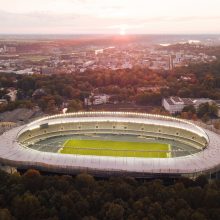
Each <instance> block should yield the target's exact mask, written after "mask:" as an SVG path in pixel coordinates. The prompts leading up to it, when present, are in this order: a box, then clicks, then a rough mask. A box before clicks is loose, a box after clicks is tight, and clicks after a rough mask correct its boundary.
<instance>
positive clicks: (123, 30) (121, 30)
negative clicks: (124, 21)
mask: <svg viewBox="0 0 220 220" xmlns="http://www.w3.org/2000/svg"><path fill="white" fill-rule="evenodd" d="M119 34H120V35H126V29H125V27H121V28H120V32H119Z"/></svg>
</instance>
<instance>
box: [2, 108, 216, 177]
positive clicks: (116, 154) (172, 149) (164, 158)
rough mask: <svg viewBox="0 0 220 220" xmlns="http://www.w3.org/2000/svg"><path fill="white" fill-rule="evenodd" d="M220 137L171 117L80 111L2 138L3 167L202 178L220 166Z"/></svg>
mask: <svg viewBox="0 0 220 220" xmlns="http://www.w3.org/2000/svg"><path fill="white" fill-rule="evenodd" d="M219 146H220V136H219V135H218V134H216V133H214V132H212V131H210V130H207V129H203V128H201V127H199V126H197V125H196V124H194V123H192V122H190V121H186V120H182V119H177V118H173V117H168V116H161V115H151V114H145V113H133V112H78V113H67V114H59V115H53V116H48V117H44V118H40V119H38V120H35V121H33V122H31V123H29V124H26V125H23V126H19V127H15V128H13V129H11V130H9V131H7V132H5V133H3V134H2V135H1V142H0V163H1V165H3V166H10V167H15V168H17V169H18V170H19V169H20V170H25V169H29V168H34V169H38V170H40V171H44V172H50V173H63V174H77V173H80V172H88V173H91V174H93V175H95V176H100V177H108V176H113V175H114V176H116V175H130V176H133V177H137V178H152V177H171V178H172V177H174V178H175V177H180V176H187V177H192V178H193V177H197V176H198V175H200V174H205V175H211V174H213V173H217V172H218V171H219V168H220V154H219V153H220V152H219V149H220V147H219Z"/></svg>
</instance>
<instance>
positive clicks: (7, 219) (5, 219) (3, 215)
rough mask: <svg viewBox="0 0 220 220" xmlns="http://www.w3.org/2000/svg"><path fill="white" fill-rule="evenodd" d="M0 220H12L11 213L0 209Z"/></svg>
mask: <svg viewBox="0 0 220 220" xmlns="http://www.w3.org/2000/svg"><path fill="white" fill-rule="evenodd" d="M0 219H2V220H12V219H13V218H12V216H11V213H10V212H9V211H8V209H0Z"/></svg>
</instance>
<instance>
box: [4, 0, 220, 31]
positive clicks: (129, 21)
mask: <svg viewBox="0 0 220 220" xmlns="http://www.w3.org/2000/svg"><path fill="white" fill-rule="evenodd" d="M0 33H5V34H6V33H8V34H121V35H124V34H220V0H209V1H207V0H151V1H149V0H0Z"/></svg>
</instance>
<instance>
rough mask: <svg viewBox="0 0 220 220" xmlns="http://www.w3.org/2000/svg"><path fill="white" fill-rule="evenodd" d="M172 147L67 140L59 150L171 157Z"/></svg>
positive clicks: (99, 154)
mask: <svg viewBox="0 0 220 220" xmlns="http://www.w3.org/2000/svg"><path fill="white" fill-rule="evenodd" d="M169 151H170V145H169V144H162V143H149V142H124V141H106V140H67V141H66V142H65V143H64V145H63V147H62V148H61V149H60V150H59V153H62V154H78V155H96V156H113V157H147V158H167V157H170V152H169Z"/></svg>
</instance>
